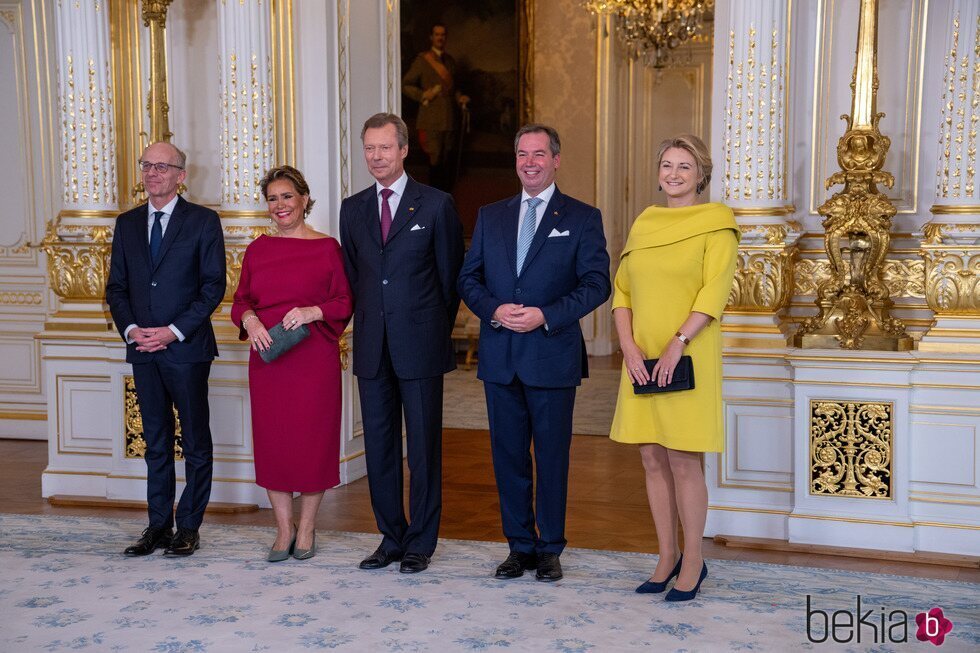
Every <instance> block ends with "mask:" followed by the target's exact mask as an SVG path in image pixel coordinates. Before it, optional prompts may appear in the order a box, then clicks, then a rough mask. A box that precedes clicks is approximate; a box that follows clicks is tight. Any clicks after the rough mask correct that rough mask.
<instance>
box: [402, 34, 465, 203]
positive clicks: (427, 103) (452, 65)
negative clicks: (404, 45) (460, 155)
mask: <svg viewBox="0 0 980 653" xmlns="http://www.w3.org/2000/svg"><path fill="white" fill-rule="evenodd" d="M448 35H449V32H448V31H447V29H446V26H445V25H443V24H442V23H436V24H435V25H433V26H432V31H431V32H430V33H429V41H430V42H431V43H432V47H431V48H429V49H428V50H426V51H425V52H421V53H419V55H418V56H417V57H415V60H414V61H413V62H412V65H411V67H410V68H409V69H408V72H406V73H405V76H404V77H403V78H402V89H403V90H404V92H405V95H407V96H408V97H410V98H412V99H413V100H415V101H416V102H418V103H419V114H418V119H417V120H416V123H415V126H416V129H417V131H418V138H419V144H420V145H421V146H422V149H423V150H424V151H425V153H426V155H427V156H428V157H429V184H430V185H431V186H434V187H436V188H439V189H441V190H444V191H446V192H450V191H451V190H452V187H453V184H454V183H455V170H454V169H453V157H452V153H453V152H454V150H455V147H456V145H457V142H456V141H457V138H456V137H457V119H456V105H459V106H460V107H462V108H464V109H465V107H466V105H467V104H468V103H469V101H470V98H469V97H467V96H466V95H463V94H462V93H460V92H459V90H458V89H457V88H456V82H455V76H456V60H455V59H453V58H452V56H450V55H449V53H447V52H446V39H447V37H448Z"/></svg>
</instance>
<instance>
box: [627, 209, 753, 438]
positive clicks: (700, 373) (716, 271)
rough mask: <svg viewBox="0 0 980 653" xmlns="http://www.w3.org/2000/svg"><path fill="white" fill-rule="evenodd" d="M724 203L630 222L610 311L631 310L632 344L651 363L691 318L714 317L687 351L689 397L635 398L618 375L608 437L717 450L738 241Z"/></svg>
mask: <svg viewBox="0 0 980 653" xmlns="http://www.w3.org/2000/svg"><path fill="white" fill-rule="evenodd" d="M740 235H741V234H740V232H739V229H738V225H737V224H736V223H735V216H734V215H733V214H732V210H731V209H729V208H728V207H727V206H725V205H724V204H715V203H712V204H698V205H696V206H689V207H682V208H673V209H671V208H664V207H649V208H647V209H646V210H645V211H643V213H641V214H640V216H639V217H638V218H637V219H636V221H635V222H634V223H633V227H632V228H631V229H630V234H629V238H628V239H627V241H626V247H625V248H624V249H623V253H622V256H621V258H620V262H619V270H618V272H617V273H616V281H615V284H614V287H613V309H616V308H629V309H631V310H632V311H633V338H634V339H635V340H636V344H637V345H638V346H639V347H640V349H641V350H642V351H643V353H644V355H645V356H646V357H647V358H656V357H658V356H659V355H660V352H661V350H663V348H664V347H665V346H666V345H667V342H668V341H669V340H670V339H671V338H672V337H673V336H674V333H675V332H676V331H677V329H678V327H680V325H681V324H682V323H683V322H684V320H686V319H687V317H688V315H690V313H691V311H698V312H701V313H705V314H707V315H710V316H711V317H713V318H715V319H714V320H712V321H711V323H710V324H708V326H707V327H705V328H704V329H703V330H702V331H701V333H699V334H698V335H697V337H695V338H694V339H693V340H692V341H691V344H690V345H688V346H687V347H686V349H685V352H684V353H685V354H687V355H690V356H691V359H692V360H693V362H694V381H695V387H694V389H693V390H688V391H683V392H666V393H662V394H648V395H636V394H633V386H632V384H631V383H630V380H629V377H628V376H627V374H626V368H625V367H624V368H623V371H622V376H621V379H620V383H619V399H618V400H617V402H616V414H615V417H613V423H612V430H611V432H610V435H609V437H611V438H612V439H613V440H615V441H617V442H625V443H630V444H647V443H656V444H660V445H663V446H665V447H667V448H669V449H678V450H682V451H721V450H722V449H723V448H724V441H725V431H724V420H723V416H722V402H721V353H722V352H721V324H720V322H721V315H722V312H723V311H724V309H725V304H726V303H727V302H728V296H729V293H730V292H731V288H732V279H733V277H734V274H735V263H736V258H737V255H738V241H739V237H740Z"/></svg>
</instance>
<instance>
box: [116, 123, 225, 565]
mask: <svg viewBox="0 0 980 653" xmlns="http://www.w3.org/2000/svg"><path fill="white" fill-rule="evenodd" d="M139 163H140V169H141V170H142V178H143V187H144V188H145V189H146V194H147V195H148V196H149V202H148V203H147V204H142V205H140V206H137V207H136V208H134V209H132V210H130V211H127V212H126V213H123V214H122V215H120V216H119V217H118V218H117V219H116V227H115V231H114V232H113V237H112V261H111V263H110V266H109V280H108V282H107V283H106V302H107V303H108V304H109V309H110V310H111V311H112V319H113V321H114V322H115V324H116V328H117V329H118V330H119V333H120V334H121V335H122V337H123V340H125V341H126V345H127V347H126V361H127V362H129V363H132V364H133V379H134V381H135V382H136V398H137V400H138V401H139V407H140V415H141V416H142V418H143V439H144V440H145V441H146V453H145V454H144V459H145V460H146V469H147V472H146V499H147V504H148V512H149V518H150V524H149V527H148V528H147V529H146V530H144V531H143V535H142V537H140V539H139V541H137V542H136V543H135V544H134V545H133V546H130V547H128V548H127V549H126V551H125V553H126V555H148V554H150V553H153V551H155V550H156V549H157V548H159V547H164V554H165V555H190V554H192V553H194V551H195V550H196V549H197V548H198V546H199V542H200V537H199V536H198V528H200V526H201V521H202V520H203V518H204V509H205V507H207V505H208V498H209V497H210V496H211V467H212V445H211V427H210V425H209V423H208V418H209V413H208V375H209V374H210V371H211V361H212V360H214V357H215V356H217V355H218V347H217V345H216V343H215V339H214V330H213V329H212V328H211V313H213V312H214V310H215V309H216V308H217V307H218V304H219V303H221V299H222V297H224V294H225V244H224V237H223V236H222V233H221V222H220V221H219V219H218V214H217V213H215V212H214V211H212V210H211V209H208V208H205V207H203V206H198V205H196V204H191V203H190V202H188V201H187V200H185V199H184V198H182V197H181V196H179V195H178V194H177V186H178V185H179V184H180V183H182V182H183V181H184V178H185V177H186V176H187V173H186V171H185V165H186V156H185V155H184V153H183V152H181V151H180V150H179V149H177V148H176V147H174V146H173V145H171V144H170V143H164V142H160V143H154V144H153V145H150V146H149V147H147V148H146V150H144V151H143V156H142V157H141V158H140V162H139ZM174 406H176V407H177V413H178V415H179V417H180V427H181V435H182V438H183V454H184V471H185V473H184V475H185V477H186V487H185V488H184V491H183V492H182V493H181V495H180V502H179V503H178V504H177V514H176V523H177V532H176V534H174V533H173V532H172V528H173V525H174V520H175V517H174V496H175V494H176V472H175V470H174V427H175V424H174V414H173V410H174Z"/></svg>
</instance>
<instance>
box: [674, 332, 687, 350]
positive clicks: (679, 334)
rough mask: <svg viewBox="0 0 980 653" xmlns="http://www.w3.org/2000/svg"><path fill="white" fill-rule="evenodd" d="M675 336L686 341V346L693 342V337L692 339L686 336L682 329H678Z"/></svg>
mask: <svg viewBox="0 0 980 653" xmlns="http://www.w3.org/2000/svg"><path fill="white" fill-rule="evenodd" d="M674 337H675V338H677V339H678V340H680V341H681V342H683V343H684V346H685V347H686V346H687V345H689V344H691V339H690V338H688V337H687V336H685V335H684V334H683V333H681V332H680V331H678V332H677V333H675V334H674Z"/></svg>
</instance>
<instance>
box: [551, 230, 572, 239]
mask: <svg viewBox="0 0 980 653" xmlns="http://www.w3.org/2000/svg"><path fill="white" fill-rule="evenodd" d="M567 235H568V229H566V230H565V231H558V230H557V229H552V230H551V233H550V234H548V238H561V237H563V236H567Z"/></svg>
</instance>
